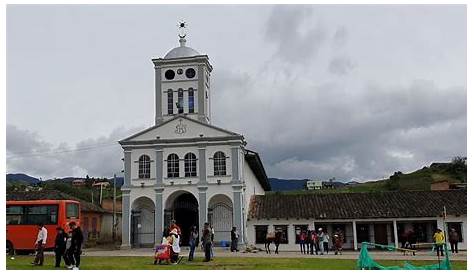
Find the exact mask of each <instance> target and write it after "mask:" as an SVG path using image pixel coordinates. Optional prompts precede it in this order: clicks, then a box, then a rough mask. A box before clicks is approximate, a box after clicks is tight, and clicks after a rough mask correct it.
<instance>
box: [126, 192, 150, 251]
mask: <svg viewBox="0 0 474 274" xmlns="http://www.w3.org/2000/svg"><path fill="white" fill-rule="evenodd" d="M130 217H131V220H130V221H131V223H130V224H131V226H130V244H131V245H132V247H151V246H153V245H154V242H155V204H154V203H153V201H152V200H151V199H150V198H148V197H140V198H137V199H136V200H135V201H134V202H133V204H132V214H131V216H130Z"/></svg>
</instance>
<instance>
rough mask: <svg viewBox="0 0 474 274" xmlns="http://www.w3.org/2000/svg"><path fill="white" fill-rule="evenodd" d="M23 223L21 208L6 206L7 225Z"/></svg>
mask: <svg viewBox="0 0 474 274" xmlns="http://www.w3.org/2000/svg"><path fill="white" fill-rule="evenodd" d="M23 222H24V218H23V207H22V206H7V225H19V224H22V223H23Z"/></svg>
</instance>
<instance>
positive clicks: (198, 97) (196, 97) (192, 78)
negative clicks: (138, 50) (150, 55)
mask: <svg viewBox="0 0 474 274" xmlns="http://www.w3.org/2000/svg"><path fill="white" fill-rule="evenodd" d="M186 26H187V24H186V22H184V21H182V22H180V23H179V24H178V31H179V34H178V37H179V47H176V48H173V49H172V50H170V51H169V52H168V53H167V54H166V55H165V56H164V57H163V58H158V59H152V61H153V64H154V66H155V110H156V111H155V125H158V124H160V123H162V122H164V121H166V120H169V119H171V118H173V117H174V116H175V115H186V116H188V117H190V118H193V119H196V120H198V121H201V122H204V123H210V121H211V119H210V111H211V100H210V95H211V94H210V74H211V71H212V66H211V64H210V63H209V57H208V56H207V55H201V54H200V53H199V52H197V51H196V50H194V49H193V48H190V47H188V46H186Z"/></svg>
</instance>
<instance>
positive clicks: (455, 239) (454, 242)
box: [449, 228, 459, 254]
mask: <svg viewBox="0 0 474 274" xmlns="http://www.w3.org/2000/svg"><path fill="white" fill-rule="evenodd" d="M449 243H450V244H451V252H452V253H453V254H454V253H456V254H457V253H458V243H459V234H458V233H457V232H456V230H455V229H454V228H451V230H450V231H449Z"/></svg>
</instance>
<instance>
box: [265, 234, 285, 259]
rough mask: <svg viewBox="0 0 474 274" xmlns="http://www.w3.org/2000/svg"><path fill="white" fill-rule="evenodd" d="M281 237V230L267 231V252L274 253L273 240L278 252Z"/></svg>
mask: <svg viewBox="0 0 474 274" xmlns="http://www.w3.org/2000/svg"><path fill="white" fill-rule="evenodd" d="M281 238H282V233H281V231H277V232H269V233H267V237H266V238H265V252H266V253H267V254H272V251H271V249H270V244H271V243H272V242H273V243H275V254H278V247H279V246H280V243H281Z"/></svg>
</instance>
